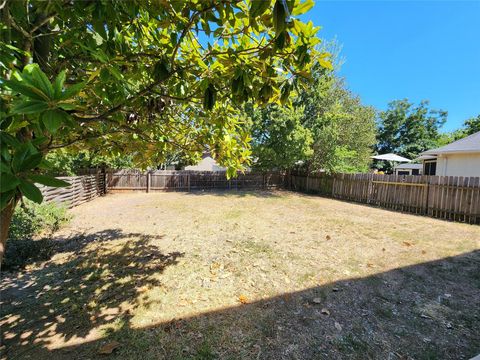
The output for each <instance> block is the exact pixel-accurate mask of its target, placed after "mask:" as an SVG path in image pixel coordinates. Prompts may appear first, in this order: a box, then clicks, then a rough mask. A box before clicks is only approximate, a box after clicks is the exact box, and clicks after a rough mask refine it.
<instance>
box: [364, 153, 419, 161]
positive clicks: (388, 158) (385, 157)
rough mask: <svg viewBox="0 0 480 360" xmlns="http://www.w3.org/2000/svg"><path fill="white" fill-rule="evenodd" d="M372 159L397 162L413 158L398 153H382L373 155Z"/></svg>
mask: <svg viewBox="0 0 480 360" xmlns="http://www.w3.org/2000/svg"><path fill="white" fill-rule="evenodd" d="M371 158H372V159H377V160H385V161H396V162H411V161H412V160H410V159H407V158H404V157H403V156H400V155H397V154H392V153H389V154H382V155H375V156H371Z"/></svg>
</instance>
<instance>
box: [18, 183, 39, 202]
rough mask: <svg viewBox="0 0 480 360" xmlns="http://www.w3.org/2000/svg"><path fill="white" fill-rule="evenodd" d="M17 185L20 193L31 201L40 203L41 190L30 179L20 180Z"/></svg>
mask: <svg viewBox="0 0 480 360" xmlns="http://www.w3.org/2000/svg"><path fill="white" fill-rule="evenodd" d="M18 187H19V188H20V191H21V193H22V194H23V195H24V196H26V197H27V198H28V199H30V200H32V201H33V202H36V203H38V204H40V203H41V202H42V201H43V195H42V192H41V191H40V189H39V188H38V187H36V186H35V185H34V184H33V183H31V182H30V181H26V180H20V185H19V186H18Z"/></svg>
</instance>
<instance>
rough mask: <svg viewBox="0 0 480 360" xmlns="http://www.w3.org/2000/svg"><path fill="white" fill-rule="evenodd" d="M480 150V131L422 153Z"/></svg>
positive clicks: (435, 153) (433, 153)
mask: <svg viewBox="0 0 480 360" xmlns="http://www.w3.org/2000/svg"><path fill="white" fill-rule="evenodd" d="M470 152H480V131H479V132H476V133H474V134H472V135H470V136H467V137H465V138H463V139H460V140H457V141H454V142H453V143H451V144H448V145H445V146H442V147H440V148H438V149H431V150H427V151H424V152H423V153H421V155H438V154H451V153H470Z"/></svg>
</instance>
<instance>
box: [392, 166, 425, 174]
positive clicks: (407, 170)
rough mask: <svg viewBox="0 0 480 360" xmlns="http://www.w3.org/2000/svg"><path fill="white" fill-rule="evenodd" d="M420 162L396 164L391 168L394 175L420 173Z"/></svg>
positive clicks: (421, 167)
mask: <svg viewBox="0 0 480 360" xmlns="http://www.w3.org/2000/svg"><path fill="white" fill-rule="evenodd" d="M422 170H423V165H422V164H398V165H397V166H395V167H394V168H393V173H394V174H395V175H422Z"/></svg>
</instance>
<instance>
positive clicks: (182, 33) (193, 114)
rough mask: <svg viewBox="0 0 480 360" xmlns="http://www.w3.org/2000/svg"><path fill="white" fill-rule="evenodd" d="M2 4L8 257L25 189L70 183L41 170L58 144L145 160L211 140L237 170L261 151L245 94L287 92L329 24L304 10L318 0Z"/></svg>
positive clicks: (304, 74)
mask: <svg viewBox="0 0 480 360" xmlns="http://www.w3.org/2000/svg"><path fill="white" fill-rule="evenodd" d="M2 4H3V7H2V27H1V30H0V31H1V38H2V42H1V43H0V69H1V73H2V80H1V82H0V84H1V86H2V87H3V91H2V100H1V101H2V107H1V111H2V113H1V123H0V128H1V131H2V132H1V137H0V141H1V144H0V145H1V168H0V169H1V176H2V178H1V199H0V200H1V201H0V202H1V209H2V212H1V223H2V226H1V234H0V239H1V244H0V257H1V256H2V254H3V246H4V244H5V241H6V237H7V233H8V225H9V223H10V219H11V214H12V212H13V209H14V207H15V205H16V204H17V202H18V201H19V200H20V198H21V197H22V196H26V197H28V198H29V199H31V200H33V201H36V202H41V201H42V195H41V193H40V191H39V189H38V188H37V187H36V185H35V183H42V184H45V185H49V186H61V185H65V184H64V183H63V182H61V181H58V180H55V179H54V178H51V177H48V176H44V175H42V173H43V172H44V171H45V168H47V167H48V162H47V161H45V156H46V154H48V153H49V152H50V151H52V150H54V149H59V148H64V147H69V146H77V147H79V148H84V149H90V150H92V149H93V150H98V151H99V153H100V154H105V155H110V154H117V153H119V152H122V153H127V154H133V159H132V160H133V161H134V162H135V164H136V165H137V166H139V167H146V166H148V165H150V164H158V163H161V162H162V160H163V159H164V157H165V154H169V153H172V152H174V151H175V150H178V149H181V150H182V151H184V152H185V153H189V154H195V153H200V152H202V151H203V149H204V148H205V146H208V147H209V148H210V149H211V152H212V154H213V156H214V157H216V158H218V159H219V161H220V163H221V164H223V165H225V166H227V167H228V174H229V175H233V174H234V173H235V172H236V170H237V169H241V168H242V167H243V166H244V165H245V163H246V162H247V161H248V158H249V155H250V151H249V146H248V141H249V135H248V131H247V130H248V129H247V128H246V126H245V123H244V121H243V117H242V114H241V112H240V111H239V105H240V104H241V103H243V102H244V101H247V100H251V101H252V102H254V103H255V104H265V103H268V102H272V101H273V102H274V101H279V100H280V96H281V94H283V96H284V97H285V96H287V97H288V93H289V89H290V86H291V84H295V85H296V86H299V85H301V83H303V82H304V79H305V78H308V77H309V71H310V69H311V65H312V63H313V61H314V60H315V59H316V58H317V56H318V55H319V54H318V53H317V52H316V51H315V50H314V48H313V47H314V46H315V45H316V44H318V43H319V41H320V40H319V39H318V38H317V37H316V36H315V34H316V32H317V30H318V28H316V27H314V26H313V24H312V23H311V22H309V23H303V22H302V21H300V20H298V18H297V16H298V15H301V14H302V13H304V12H306V11H308V9H310V8H311V7H312V6H313V2H312V1H311V0H306V1H303V2H301V1H298V0H295V1H293V0H289V1H282V0H277V1H239V0H234V1H232V0H195V1H194V0H192V1H175V0H174V1H123V0H111V1H75V0H51V1H41V0H17V1H7V2H3V3H2ZM290 15H293V16H295V18H293V17H291V16H290ZM320 55H321V54H320ZM322 61H323V63H324V64H326V65H328V62H327V60H326V59H325V58H323V60H322ZM287 84H288V85H287Z"/></svg>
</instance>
